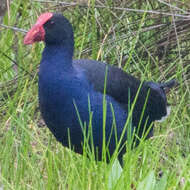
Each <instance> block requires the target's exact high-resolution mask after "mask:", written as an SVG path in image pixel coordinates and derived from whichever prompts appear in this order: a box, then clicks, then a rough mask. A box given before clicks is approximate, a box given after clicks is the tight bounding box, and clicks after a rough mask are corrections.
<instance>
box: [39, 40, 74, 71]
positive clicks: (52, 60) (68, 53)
mask: <svg viewBox="0 0 190 190" xmlns="http://www.w3.org/2000/svg"><path fill="white" fill-rule="evenodd" d="M72 57H73V44H71V43H68V44H64V45H61V44H60V45H58V44H57V45H47V44H46V46H45V48H44V51H43V54H42V61H41V64H44V66H45V67H46V68H47V67H49V69H53V70H54V69H56V70H57V71H58V70H65V71H66V70H69V69H72Z"/></svg>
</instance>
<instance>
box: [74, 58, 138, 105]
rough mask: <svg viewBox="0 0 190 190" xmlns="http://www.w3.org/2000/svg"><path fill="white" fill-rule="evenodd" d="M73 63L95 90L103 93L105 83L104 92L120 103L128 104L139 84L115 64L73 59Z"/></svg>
mask: <svg viewBox="0 0 190 190" xmlns="http://www.w3.org/2000/svg"><path fill="white" fill-rule="evenodd" d="M73 65H74V67H75V68H76V69H77V70H80V71H82V72H83V73H85V77H86V78H87V80H88V81H89V83H90V84H91V85H92V86H93V87H94V89H95V90H96V91H99V92H101V93H104V88H105V85H106V94H108V95H110V96H111V97H113V98H114V99H115V100H116V101H118V102H119V103H121V104H128V101H129V98H130V100H132V99H133V98H134V97H135V95H136V93H137V91H138V88H139V86H140V85H141V82H140V81H139V80H138V79H136V78H135V77H133V76H131V75H128V74H127V73H126V72H124V71H122V70H121V69H119V68H117V67H115V66H108V65H106V64H104V63H102V62H99V61H94V60H85V59H81V60H73ZM106 73H107V74H106ZM105 78H106V82H105ZM129 89H130V90H129Z"/></svg>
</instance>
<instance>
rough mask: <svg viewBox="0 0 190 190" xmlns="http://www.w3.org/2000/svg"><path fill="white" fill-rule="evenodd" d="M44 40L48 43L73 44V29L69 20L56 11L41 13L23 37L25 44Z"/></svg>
mask: <svg viewBox="0 0 190 190" xmlns="http://www.w3.org/2000/svg"><path fill="white" fill-rule="evenodd" d="M39 41H44V42H45V43H46V44H48V45H54V44H55V45H57V44H63V45H64V43H67V44H68V43H69V44H71V45H73V44H74V39H73V29H72V25H71V24H70V23H69V21H68V20H67V19H66V18H65V17H64V16H63V15H62V14H56V13H43V14H42V15H40V16H39V18H38V20H37V22H36V24H35V25H34V26H33V27H32V28H31V29H30V30H29V31H28V33H27V34H26V36H25V38H24V43H25V44H32V43H34V42H39Z"/></svg>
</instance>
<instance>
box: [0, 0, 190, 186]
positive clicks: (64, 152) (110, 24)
mask: <svg viewBox="0 0 190 190" xmlns="http://www.w3.org/2000/svg"><path fill="white" fill-rule="evenodd" d="M7 2H8V1H7ZM169 2H170V1H161V0H157V1H154V0H147V1H137V0H133V1H130V0H128V1H122V0H117V1H113V0H108V1H105V0H97V1H95V0H89V1H86V0H81V1H79V2H78V3H73V1H69V0H68V1H67V3H66V2H64V3H63V2H62V3H61V1H60V3H56V2H54V1H46V0H44V1H42V0H34V1H30V0H26V1H22V0H12V1H11V4H10V7H9V11H8V13H7V14H6V15H5V17H4V22H3V25H0V124H1V129H0V189H1V188H3V190H6V189H8V190H10V189H15V190H19V189H21V190H23V189H35V190H36V189H47V190H48V189H49V190H52V189H77V190H78V189H81V190H83V189H118V190H120V189H132V190H135V189H137V190H140V189H141V190H142V189H143V190H158V189H159V190H165V189H184V190H185V189H189V187H190V180H189V179H190V156H189V155H190V154H189V153H190V81H189V79H190V74H189V73H190V64H189V62H190V60H189V57H190V54H189V49H190V42H189V37H190V36H189V34H190V32H189V28H190V22H189V17H188V9H189V8H190V7H188V6H189V4H188V1H186V0H182V1H177V0H176V1H175V0H174V1H171V2H170V3H171V4H170V3H169ZM47 11H52V12H62V13H63V14H64V15H65V16H66V17H67V18H68V19H69V20H70V21H71V23H72V24H73V27H74V31H75V49H76V50H75V58H92V59H97V60H101V61H105V62H107V63H109V64H114V65H117V66H118V67H121V68H122V69H123V70H125V71H126V72H128V73H130V74H133V75H134V76H136V77H139V78H141V79H142V80H143V79H144V80H145V79H146V80H154V81H167V80H170V79H174V78H176V79H177V80H178V82H179V85H178V86H177V87H176V88H175V89H174V90H172V91H170V93H169V94H168V100H169V102H170V103H171V104H172V112H171V114H170V117H169V118H168V119H167V120H166V121H164V122H163V123H161V124H160V123H155V133H154V137H153V138H151V139H150V140H148V141H142V142H141V143H140V145H139V146H138V147H137V148H135V149H133V150H130V149H128V151H127V153H126V155H125V158H124V159H125V162H124V168H123V171H121V168H120V167H119V166H118V165H117V162H115V163H114V164H113V163H111V164H106V163H104V162H95V161H94V160H93V159H88V158H87V157H86V156H85V155H84V156H82V155H77V154H75V153H74V152H72V151H70V150H69V149H67V148H64V147H62V145H60V144H59V143H58V142H56V140H55V139H54V137H53V136H52V135H51V134H50V132H49V131H48V129H47V128H46V127H45V125H44V123H43V121H42V119H41V115H40V113H39V108H38V99H37V96H38V95H37V80H38V76H37V73H38V66H39V62H40V57H41V52H42V48H43V44H42V43H41V44H35V45H33V46H32V47H31V46H24V45H23V36H24V32H22V31H24V30H28V29H29V28H30V26H31V25H32V24H34V23H35V21H36V18H37V16H38V15H39V14H40V13H41V12H47ZM12 27H15V28H12ZM21 29H22V30H21ZM112 177H113V178H112Z"/></svg>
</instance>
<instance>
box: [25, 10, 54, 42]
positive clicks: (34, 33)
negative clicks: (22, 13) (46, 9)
mask: <svg viewBox="0 0 190 190" xmlns="http://www.w3.org/2000/svg"><path fill="white" fill-rule="evenodd" d="M52 17H53V13H43V14H42V15H40V16H39V18H38V20H37V22H36V24H35V25H34V26H33V27H32V28H31V29H30V30H29V31H28V32H27V34H26V36H25V37H24V44H26V45H27V44H33V43H34V42H39V41H44V39H45V30H44V28H43V25H44V24H45V23H46V22H47V21H48V20H50V19H51V18H52Z"/></svg>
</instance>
